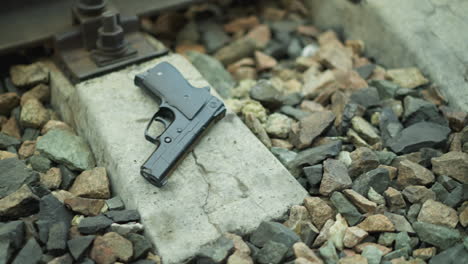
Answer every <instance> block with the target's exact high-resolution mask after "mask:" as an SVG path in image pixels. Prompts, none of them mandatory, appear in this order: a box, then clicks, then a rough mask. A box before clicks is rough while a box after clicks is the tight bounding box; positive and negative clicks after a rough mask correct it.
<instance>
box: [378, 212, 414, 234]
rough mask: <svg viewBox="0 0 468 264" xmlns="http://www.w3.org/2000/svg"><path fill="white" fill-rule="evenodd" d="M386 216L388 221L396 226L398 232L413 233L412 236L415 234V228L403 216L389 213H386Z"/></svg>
mask: <svg viewBox="0 0 468 264" xmlns="http://www.w3.org/2000/svg"><path fill="white" fill-rule="evenodd" d="M384 215H385V216H386V217H387V218H388V219H390V221H391V222H392V223H393V225H394V226H395V229H396V231H398V232H407V233H412V234H413V233H414V229H413V227H412V226H411V224H410V223H409V222H408V220H406V218H405V217H404V216H403V215H399V214H393V213H389V212H384Z"/></svg>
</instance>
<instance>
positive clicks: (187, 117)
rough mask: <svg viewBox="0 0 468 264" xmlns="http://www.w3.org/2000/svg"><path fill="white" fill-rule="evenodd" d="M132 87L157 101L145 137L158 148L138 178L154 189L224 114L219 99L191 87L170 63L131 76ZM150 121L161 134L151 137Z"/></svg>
mask: <svg viewBox="0 0 468 264" xmlns="http://www.w3.org/2000/svg"><path fill="white" fill-rule="evenodd" d="M135 85H136V86H138V87H141V88H143V89H145V90H146V91H148V92H149V93H150V94H151V95H153V96H154V97H155V99H156V100H158V101H159V110H158V111H157V112H156V114H154V116H153V118H152V119H151V121H150V123H149V124H148V127H147V128H146V131H145V138H146V139H147V140H148V141H150V142H152V143H154V144H156V145H158V147H157V149H156V150H155V151H154V152H153V154H151V156H150V157H149V158H148V160H146V162H145V163H144V164H143V165H142V166H141V171H140V172H141V175H142V176H143V177H144V178H145V179H147V180H148V181H149V182H150V183H152V184H153V185H155V186H157V187H162V186H164V184H166V182H167V178H168V177H169V175H170V173H171V171H172V170H173V169H174V168H175V167H176V165H177V162H178V161H180V160H182V158H183V156H184V154H186V153H188V152H189V151H190V150H191V147H192V146H193V145H194V143H195V142H196V141H197V139H198V138H200V136H201V135H202V133H203V132H204V131H205V130H206V129H207V128H208V127H209V126H210V125H211V124H214V123H215V122H216V121H218V120H220V119H221V118H223V117H224V115H225V114H226V108H225V106H224V104H223V102H222V101H221V100H219V99H218V98H216V97H215V96H213V95H211V94H210V88H209V87H204V88H195V87H193V86H191V85H190V83H189V82H188V81H187V80H186V79H185V78H184V76H182V74H181V73H180V72H179V71H178V70H177V69H176V68H175V67H174V66H172V65H171V64H169V63H167V62H161V63H159V64H157V65H156V66H155V67H153V68H151V69H150V70H148V71H146V72H144V73H141V74H138V75H136V76H135ZM153 122H158V123H159V125H160V126H163V128H162V130H163V132H162V133H158V135H152V133H151V132H152V131H150V130H152V127H153Z"/></svg>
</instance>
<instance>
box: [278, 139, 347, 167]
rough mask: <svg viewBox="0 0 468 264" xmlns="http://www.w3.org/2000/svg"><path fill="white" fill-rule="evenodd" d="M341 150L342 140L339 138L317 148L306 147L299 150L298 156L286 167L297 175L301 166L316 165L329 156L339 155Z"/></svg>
mask: <svg viewBox="0 0 468 264" xmlns="http://www.w3.org/2000/svg"><path fill="white" fill-rule="evenodd" d="M340 151H341V141H339V140H337V141H334V142H332V143H328V144H323V145H320V146H318V147H315V148H310V149H306V150H303V151H301V152H299V153H298V155H297V156H296V158H295V159H294V160H292V161H291V162H289V163H288V164H287V166H286V167H287V168H288V169H290V170H291V173H292V174H293V175H296V174H299V173H300V169H301V166H303V165H315V164H317V163H319V162H321V161H323V160H325V159H327V158H332V157H335V156H337V155H338V153H340Z"/></svg>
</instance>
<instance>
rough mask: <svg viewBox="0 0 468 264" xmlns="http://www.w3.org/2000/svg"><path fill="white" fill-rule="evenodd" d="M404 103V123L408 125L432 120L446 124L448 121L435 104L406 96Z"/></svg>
mask: <svg viewBox="0 0 468 264" xmlns="http://www.w3.org/2000/svg"><path fill="white" fill-rule="evenodd" d="M404 105H405V113H404V118H405V125H406V126H409V125H412V124H415V123H418V122H423V121H427V122H432V123H436V124H439V125H442V126H448V121H447V119H445V117H444V116H442V114H440V113H439V110H438V109H437V107H436V105H434V104H432V103H430V102H428V101H425V100H423V99H419V98H414V97H411V96H406V97H405V99H404Z"/></svg>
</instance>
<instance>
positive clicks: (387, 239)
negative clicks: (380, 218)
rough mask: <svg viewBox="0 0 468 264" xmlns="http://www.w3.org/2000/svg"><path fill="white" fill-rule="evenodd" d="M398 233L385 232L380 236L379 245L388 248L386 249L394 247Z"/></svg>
mask: <svg viewBox="0 0 468 264" xmlns="http://www.w3.org/2000/svg"><path fill="white" fill-rule="evenodd" d="M396 236H397V233H390V232H385V233H382V234H380V236H379V240H378V243H379V244H381V245H383V246H386V247H393V243H394V242H395V239H396Z"/></svg>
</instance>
